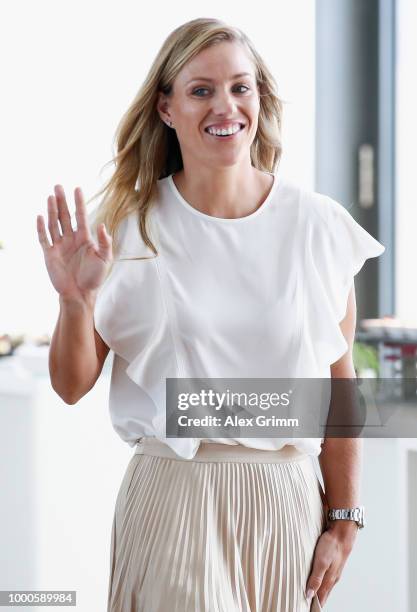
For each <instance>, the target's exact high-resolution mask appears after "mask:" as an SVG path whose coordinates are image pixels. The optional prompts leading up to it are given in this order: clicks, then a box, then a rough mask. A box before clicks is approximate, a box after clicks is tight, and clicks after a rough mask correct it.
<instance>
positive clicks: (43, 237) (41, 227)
mask: <svg viewBox="0 0 417 612" xmlns="http://www.w3.org/2000/svg"><path fill="white" fill-rule="evenodd" d="M36 229H37V230H38V238H39V242H40V244H41V246H42V248H43V250H44V251H46V250H47V249H49V248H50V247H51V245H50V243H49V240H48V236H47V234H46V229H45V220H44V218H43V216H42V215H38V216H37V217H36Z"/></svg>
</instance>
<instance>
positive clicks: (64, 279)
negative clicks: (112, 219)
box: [37, 185, 113, 298]
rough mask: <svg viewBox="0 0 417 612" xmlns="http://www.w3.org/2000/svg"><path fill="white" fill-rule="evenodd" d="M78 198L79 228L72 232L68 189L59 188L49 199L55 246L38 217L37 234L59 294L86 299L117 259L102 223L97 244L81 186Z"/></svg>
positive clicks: (76, 212)
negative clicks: (91, 230) (92, 232)
mask: <svg viewBox="0 0 417 612" xmlns="http://www.w3.org/2000/svg"><path fill="white" fill-rule="evenodd" d="M74 196H75V218H76V221H77V229H72V225H71V218H70V214H69V211H68V206H67V202H66V198H65V193H64V189H63V187H62V186H61V185H56V186H55V196H49V197H48V229H49V233H50V236H51V240H52V244H50V242H49V239H48V236H47V234H46V229H45V222H44V218H43V216H42V215H38V216H37V231H38V237H39V242H40V244H41V246H42V249H43V253H44V258H45V263H46V267H47V270H48V274H49V277H50V279H51V282H52V284H53V286H54V287H55V289H56V291H57V292H58V293H59V294H60V295H62V296H64V297H70V298H72V297H73V298H83V297H85V295H86V294H90V293H94V292H95V291H96V290H97V289H98V288H99V287H100V285H101V284H102V282H103V280H104V279H105V277H106V273H107V270H108V267H109V266H110V264H111V262H112V260H113V253H112V246H111V245H112V240H111V237H110V236H109V235H108V234H107V232H106V229H105V227H104V224H100V225H99V226H98V228H97V240H98V243H97V244H96V243H95V241H94V240H93V238H92V236H91V232H90V228H89V225H88V220H87V212H86V206H85V202H84V197H83V194H82V191H81V189H80V188H79V187H77V188H76V189H75V190H74ZM60 229H61V231H62V233H61V231H60Z"/></svg>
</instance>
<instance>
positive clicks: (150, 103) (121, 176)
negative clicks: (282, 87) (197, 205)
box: [87, 18, 283, 259]
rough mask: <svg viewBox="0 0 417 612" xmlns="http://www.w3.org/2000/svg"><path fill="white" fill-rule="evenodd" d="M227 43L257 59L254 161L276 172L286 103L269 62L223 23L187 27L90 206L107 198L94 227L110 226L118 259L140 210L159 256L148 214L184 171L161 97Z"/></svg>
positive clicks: (154, 75)
mask: <svg viewBox="0 0 417 612" xmlns="http://www.w3.org/2000/svg"><path fill="white" fill-rule="evenodd" d="M223 41H229V42H239V43H240V44H242V45H243V46H244V47H245V48H246V50H247V52H248V54H249V57H251V58H252V61H253V63H254V67H255V75H256V80H257V86H258V91H259V97H260V110H259V117H258V129H257V132H256V136H255V138H254V141H253V142H252V144H251V150H250V157H251V162H252V165H253V166H254V167H255V168H257V169H258V170H263V171H267V172H274V171H275V168H276V166H277V164H278V162H279V160H280V158H281V154H282V147H281V118H282V109H283V101H282V100H281V98H280V97H279V96H278V93H277V85H276V82H275V79H274V77H273V76H272V74H271V72H270V71H269V69H268V67H267V66H266V64H265V62H264V61H263V59H262V58H261V56H260V55H259V53H258V52H257V51H256V49H255V48H254V46H253V44H252V42H251V41H250V40H249V38H248V37H247V36H246V34H244V33H243V32H242V31H241V30H240V29H238V28H236V27H232V26H230V25H227V24H226V23H224V22H223V21H220V20H218V19H210V18H198V19H193V20H191V21H188V22H186V23H184V24H182V25H181V26H179V27H178V28H176V29H175V30H173V31H172V32H171V34H170V35H169V36H168V38H167V39H166V40H165V42H164V43H163V45H162V47H161V49H160V51H159V52H158V54H157V56H156V58H155V60H154V62H153V64H152V66H151V68H150V70H149V72H148V75H147V76H146V78H145V81H144V83H143V84H142V86H141V87H140V89H139V91H138V93H137V94H136V96H135V98H134V100H133V102H132V103H131V105H130V106H129V108H128V109H127V111H126V112H125V114H124V115H123V117H122V119H121V120H120V122H119V125H118V127H117V130H116V134H115V141H116V151H117V153H116V155H115V156H114V157H113V159H112V160H110V162H107V164H105V166H107V165H108V164H109V163H114V165H115V170H114V172H113V174H112V176H111V178H110V179H109V180H108V181H107V183H106V184H105V185H104V187H103V189H101V190H100V191H99V192H97V193H96V194H95V195H94V196H93V197H92V198H90V199H89V200H88V202H87V204H89V203H90V202H91V201H92V200H95V199H96V198H97V197H99V196H102V195H103V194H104V197H103V199H102V201H101V203H100V205H99V206H98V208H97V210H96V211H95V219H94V221H93V225H92V227H93V228H95V229H97V226H98V224H99V223H101V222H104V224H105V226H106V229H107V232H108V233H109V234H110V235H111V237H112V242H113V251H114V254H115V255H116V256H117V253H118V248H119V245H118V241H117V229H118V227H119V225H120V223H121V221H122V220H123V219H124V218H125V217H126V216H127V215H128V214H130V213H132V212H134V211H136V212H137V222H138V229H139V231H140V234H141V236H142V239H143V241H144V243H145V244H146V245H147V246H148V247H149V248H150V249H151V250H152V251H153V253H154V254H155V255H154V256H157V255H158V251H157V249H156V247H155V245H154V244H153V243H152V241H151V239H150V236H149V234H148V227H147V218H148V215H147V213H148V210H149V209H150V207H151V205H152V202H154V201H155V198H156V195H157V181H158V180H159V179H162V178H165V177H166V176H168V175H169V174H173V173H176V172H178V171H180V170H181V169H182V168H183V161H182V156H181V150H180V145H179V142H178V138H177V136H176V132H175V130H173V129H171V128H169V127H168V126H167V125H166V124H165V123H164V122H163V121H162V120H161V118H160V116H159V113H158V111H157V101H158V92H160V91H161V92H163V93H165V94H166V95H170V94H171V93H172V84H173V82H174V80H175V78H176V76H177V74H178V73H179V72H180V70H181V69H182V68H183V66H184V65H185V64H186V63H187V62H188V61H189V60H191V59H192V58H193V57H194V56H195V55H197V54H198V53H199V52H200V51H202V50H203V49H206V48H207V47H210V46H211V45H214V44H216V43H220V42H223ZM105 166H104V167H105ZM136 186H138V189H136ZM133 259H148V258H147V257H146V258H143V257H137V258H133Z"/></svg>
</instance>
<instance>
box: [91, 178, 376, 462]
mask: <svg viewBox="0 0 417 612" xmlns="http://www.w3.org/2000/svg"><path fill="white" fill-rule="evenodd" d="M273 176H274V183H273V186H272V189H271V191H270V193H269V194H268V196H267V198H266V199H265V200H264V202H263V203H262V205H261V206H260V207H259V208H258V209H257V210H256V211H255V212H254V213H252V214H250V215H247V216H246V217H240V218H237V219H223V218H218V217H212V216H210V215H207V214H205V213H202V212H200V211H198V210H197V209H195V208H193V207H192V206H191V205H190V204H189V203H188V202H186V201H185V200H184V198H183V197H182V196H181V194H180V193H179V191H178V190H177V188H176V186H175V183H174V181H173V180H172V175H171V176H168V177H166V178H164V179H160V180H159V181H158V197H157V199H156V201H155V204H154V205H153V206H152V207H151V208H150V215H149V226H148V227H149V233H150V235H151V239H152V241H153V243H154V244H155V245H156V247H157V250H158V253H159V255H158V256H157V257H152V256H153V252H152V251H151V250H150V249H149V247H147V245H145V243H144V242H143V240H142V238H141V235H140V232H139V229H138V224H137V215H136V213H131V214H129V215H128V216H127V217H126V218H125V219H124V220H123V222H122V223H121V225H120V227H119V236H120V244H121V250H120V252H119V255H118V257H117V259H115V261H114V264H113V267H112V270H111V272H110V274H109V276H108V277H107V278H106V280H105V281H104V283H103V285H102V286H101V287H100V290H99V292H98V295H97V300H96V305H95V311H94V322H95V328H96V330H97V332H98V333H99V334H100V336H101V337H102V338H103V340H104V342H105V343H106V344H107V345H108V346H109V347H110V349H111V351H113V352H114V360H113V369H112V376H111V384H110V396H109V408H110V415H111V420H112V424H113V427H114V429H115V430H116V432H117V433H118V434H119V436H120V437H121V438H122V439H123V440H124V441H126V442H127V443H128V444H129V445H130V446H134V445H135V444H136V442H137V440H138V439H139V438H141V437H149V436H150V437H153V436H155V437H156V438H158V439H159V440H162V441H163V442H165V443H166V444H167V445H168V446H170V447H171V448H172V449H173V450H174V451H175V452H176V453H177V454H178V455H179V456H181V457H183V458H186V459H191V458H192V457H194V455H195V453H196V452H197V449H198V446H199V444H200V441H201V439H205V438H167V437H166V429H165V425H166V423H165V391H166V389H165V383H166V378H292V377H294V378H314V377H319V378H327V377H330V376H331V373H330V365H331V364H332V363H334V362H335V361H337V360H338V359H339V358H340V357H341V356H342V355H343V354H344V353H345V352H346V351H347V349H348V345H347V342H346V340H345V338H344V336H343V334H342V332H341V330H340V326H339V323H340V321H341V320H342V319H343V318H344V316H345V313H346V307H347V299H348V294H349V290H350V288H351V286H352V282H353V277H354V275H355V274H356V273H357V272H359V270H360V269H361V267H362V266H363V264H364V262H365V260H366V259H367V258H369V257H376V256H378V255H380V254H381V253H383V252H384V250H385V247H384V246H383V245H382V244H380V243H379V242H378V241H377V240H375V239H374V238H373V237H372V236H371V235H370V234H369V233H368V232H366V231H365V230H364V229H363V228H362V227H361V226H360V225H359V224H358V223H357V222H356V221H355V220H354V219H353V217H352V216H351V215H350V213H349V212H348V211H347V210H346V209H345V208H344V207H343V206H342V205H341V204H339V203H338V202H336V201H335V200H333V199H331V198H330V197H328V196H326V195H323V194H320V193H317V192H309V191H306V190H302V189H300V188H299V187H298V186H296V185H295V184H293V183H292V182H290V181H288V180H285V179H283V178H282V177H280V176H279V175H278V174H275V175H273ZM141 256H150V257H151V258H150V259H145V260H135V259H130V260H129V258H134V257H141ZM211 441H212V442H222V443H224V444H243V445H244V446H248V447H253V448H259V449H268V450H275V449H280V448H282V447H283V446H284V445H286V444H293V445H294V446H296V447H297V448H298V449H299V450H301V451H302V452H305V453H307V454H309V455H312V456H318V455H319V454H320V452H321V444H322V442H323V438H236V439H232V438H212V439H211Z"/></svg>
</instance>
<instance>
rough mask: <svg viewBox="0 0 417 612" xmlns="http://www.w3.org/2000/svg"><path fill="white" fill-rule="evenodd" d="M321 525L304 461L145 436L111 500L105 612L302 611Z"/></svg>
mask: <svg viewBox="0 0 417 612" xmlns="http://www.w3.org/2000/svg"><path fill="white" fill-rule="evenodd" d="M325 528H326V516H325V509H324V494H323V490H322V488H321V484H320V481H319V480H318V478H317V475H316V473H315V471H314V467H313V464H312V461H311V458H310V457H309V455H307V454H304V453H301V452H300V451H298V450H297V449H296V448H295V447H294V446H292V445H290V446H289V445H287V446H285V447H284V448H283V449H281V450H278V451H265V450H260V449H253V448H247V447H244V446H242V445H240V444H239V445H236V446H231V445H226V444H219V443H212V442H202V443H201V445H200V447H199V450H198V451H197V454H196V456H195V457H194V458H193V459H192V460H186V459H182V458H180V457H179V456H178V455H177V454H176V453H174V452H173V451H172V450H171V449H170V448H169V447H168V446H167V445H166V444H164V443H162V442H160V441H158V440H156V439H154V438H142V439H141V440H140V442H139V444H138V445H137V446H136V449H135V454H134V455H133V457H132V459H131V460H130V462H129V464H128V466H127V469H126V473H125V475H124V478H123V480H122V483H121V486H120V489H119V493H118V496H117V500H116V507H115V513H114V519H113V525H112V534H111V558H110V580H109V591H108V608H107V612H284V611H285V612H305V611H307V610H311V611H319V610H321V609H322V608H321V607H320V603H319V600H318V597H317V596H315V597H314V598H313V601H312V602H311V604H308V602H307V601H306V599H305V587H306V583H307V579H308V577H309V575H310V571H311V567H312V560H313V555H314V549H315V546H316V543H317V540H318V538H319V536H320V535H321V533H323V531H324V530H325Z"/></svg>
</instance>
